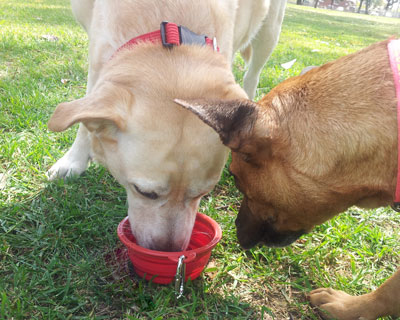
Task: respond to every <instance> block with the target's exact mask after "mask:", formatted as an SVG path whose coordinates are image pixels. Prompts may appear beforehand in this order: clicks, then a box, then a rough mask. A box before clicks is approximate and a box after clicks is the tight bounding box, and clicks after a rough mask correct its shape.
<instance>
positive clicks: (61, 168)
mask: <svg viewBox="0 0 400 320" xmlns="http://www.w3.org/2000/svg"><path fill="white" fill-rule="evenodd" d="M89 159H90V137H89V133H88V130H87V129H86V127H85V126H84V125H83V124H80V125H79V129H78V133H77V135H76V138H75V141H74V143H73V144H72V146H71V148H70V149H69V150H68V151H67V153H66V154H65V155H64V156H63V157H62V158H61V159H59V160H58V161H57V162H56V163H55V164H54V165H53V166H52V167H51V168H50V170H49V171H47V176H48V178H49V180H54V179H57V178H68V177H71V176H77V175H80V174H81V173H82V172H83V171H85V170H86V168H87V166H88V162H89Z"/></svg>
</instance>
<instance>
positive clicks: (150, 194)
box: [133, 184, 158, 200]
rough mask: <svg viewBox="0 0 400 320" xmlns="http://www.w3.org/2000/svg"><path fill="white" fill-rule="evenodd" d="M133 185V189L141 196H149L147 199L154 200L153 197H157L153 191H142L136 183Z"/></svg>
mask: <svg viewBox="0 0 400 320" xmlns="http://www.w3.org/2000/svg"><path fill="white" fill-rule="evenodd" d="M133 186H134V187H135V190H136V191H137V192H138V193H140V194H141V195H142V196H143V197H146V198H149V199H151V200H155V199H157V198H158V194H157V193H155V192H145V191H142V190H140V189H139V187H138V186H137V185H136V184H134V185H133Z"/></svg>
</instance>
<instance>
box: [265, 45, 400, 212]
mask: <svg viewBox="0 0 400 320" xmlns="http://www.w3.org/2000/svg"><path fill="white" fill-rule="evenodd" d="M387 42H388V41H383V42H380V43H377V44H374V45H372V46H370V47H368V48H366V49H363V50H361V51H359V52H357V53H354V54H351V55H349V56H346V57H343V58H340V59H338V60H336V61H333V62H329V63H327V64H325V65H323V66H321V67H318V68H315V69H313V70H310V71H309V72H307V73H306V74H304V75H302V76H298V77H294V78H291V79H288V80H286V81H284V82H283V83H281V84H280V85H279V86H277V87H276V88H274V89H273V90H272V91H271V92H270V93H269V94H268V95H266V96H265V97H264V98H263V99H262V100H261V101H260V102H259V104H260V106H261V107H262V114H263V117H264V119H263V123H268V128H270V131H271V132H270V133H269V134H270V135H271V137H272V141H273V142H272V143H274V142H275V145H277V146H278V147H274V150H275V151H276V153H280V154H277V156H281V157H283V158H285V159H286V161H287V162H288V163H290V164H291V165H292V166H293V167H294V168H295V169H296V170H297V171H299V172H301V173H303V174H304V175H306V176H308V177H309V178H310V179H312V180H313V181H319V182H320V183H324V184H328V185H329V187H330V188H331V189H332V190H336V191H338V192H343V193H349V192H350V193H354V195H355V196H354V199H355V200H356V199H358V200H360V201H361V200H362V202H363V203H368V206H371V205H373V203H374V202H375V200H378V199H379V201H377V202H379V204H378V205H382V204H384V203H382V201H387V202H388V203H387V204H389V203H390V202H391V200H392V197H393V194H394V188H395V184H396V176H397V148H398V147H397V121H396V104H397V102H396V101H397V100H396V96H395V91H394V85H393V75H392V73H391V69H390V66H389V60H388V54H387ZM262 127H264V128H265V126H264V125H261V126H260V128H262ZM311 164H312V165H311ZM345 186H346V187H345ZM349 189H350V190H349ZM371 197H373V199H374V200H372V201H369V200H368V199H370V198H371Z"/></svg>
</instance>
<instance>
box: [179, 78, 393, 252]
mask: <svg viewBox="0 0 400 320" xmlns="http://www.w3.org/2000/svg"><path fill="white" fill-rule="evenodd" d="M289 85H290V87H293V86H295V84H293V83H292V84H291V83H289ZM298 91H299V97H293V94H287V93H286V85H283V86H278V87H277V88H275V89H274V90H273V91H271V93H269V94H268V95H267V96H265V97H264V98H263V99H262V100H261V101H260V103H258V104H256V103H254V102H251V101H248V100H235V101H213V100H197V101H182V100H177V101H176V102H177V103H179V104H181V105H182V106H184V107H185V108H187V109H189V110H191V111H192V112H194V113H195V114H196V115H198V116H199V117H200V118H201V119H202V120H203V121H204V122H205V123H207V124H209V125H210V126H211V127H213V128H214V130H216V132H218V134H219V135H220V138H221V140H222V142H223V143H224V144H225V145H227V146H228V147H229V148H230V149H231V151H232V162H231V165H230V168H229V169H230V172H231V174H232V175H233V176H234V178H235V184H236V186H237V188H238V189H239V191H241V192H242V193H243V194H244V199H243V201H242V204H241V207H240V210H239V213H238V216H237V219H236V226H237V235H238V239H239V242H240V244H241V245H242V246H243V247H244V248H250V247H252V246H254V245H256V244H257V243H259V242H261V243H264V244H267V245H269V246H285V245H288V244H290V243H292V242H293V241H295V240H296V239H297V238H298V237H300V236H301V235H302V234H304V233H307V232H309V231H311V229H312V228H313V227H314V226H316V225H318V224H321V223H323V222H324V221H326V220H328V219H330V218H331V217H333V216H334V215H335V214H337V213H340V212H343V211H344V210H345V209H347V208H348V207H349V206H351V205H353V204H357V205H362V206H368V205H371V206H376V205H382V204H384V203H385V201H387V200H388V199H387V198H386V199H384V197H382V194H380V192H379V190H377V189H376V185H379V184H381V182H379V181H380V180H379V179H380V178H379V175H373V174H371V172H372V170H373V169H372V168H373V165H374V164H373V161H372V160H370V159H374V158H375V159H376V158H377V155H376V153H377V152H376V150H377V149H378V147H379V140H378V139H377V138H375V137H374V135H378V134H379V131H378V130H379V129H374V128H373V126H372V124H371V125H370V126H369V127H368V129H365V127H364V128H363V127H362V126H361V124H360V126H359V127H354V123H350V124H349V126H348V127H347V125H346V120H342V118H343V115H340V112H339V111H338V112H336V113H335V111H331V109H329V108H331V107H332V106H331V105H327V108H326V110H328V111H327V112H329V113H330V115H329V116H328V117H323V120H319V121H317V118H316V117H317V116H319V115H320V114H319V113H321V112H324V111H323V109H322V108H319V109H318V112H319V113H318V112H317V111H312V110H306V109H305V108H304V107H303V105H302V104H304V103H307V102H304V101H303V100H304V97H302V96H301V95H304V89H300V90H298ZM358 118H360V117H359V116H358ZM323 121H329V124H328V123H324V122H323ZM366 123H367V124H368V123H369V122H366ZM347 128H349V129H348V131H346V130H347ZM356 131H357V132H356ZM365 131H367V132H368V136H367V135H366V134H365V133H364V132H365ZM374 131H375V132H374ZM369 135H370V136H369ZM352 139H353V140H352ZM357 139H358V140H357ZM392 140H393V139H392ZM366 143H369V146H368V148H367V147H365V144H366ZM394 143H395V142H394ZM394 143H393V141H390V142H388V144H389V145H390V147H388V150H386V152H382V153H378V154H379V156H378V157H381V158H382V159H381V160H382V162H383V163H385V162H384V161H386V163H389V161H392V160H393V159H392V158H393V157H392V156H390V155H391V153H390V148H391V147H393V144H394ZM363 144H364V145H363ZM384 157H386V158H384ZM388 157H390V158H388ZM366 159H368V160H369V161H368V162H366ZM394 161H395V159H394ZM360 164H362V165H360ZM375 166H376V164H375ZM389 173H390V174H392V173H391V172H389ZM381 175H382V174H381ZM393 176H395V175H393ZM389 177H390V176H389ZM389 196H390V195H389Z"/></svg>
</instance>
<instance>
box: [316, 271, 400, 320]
mask: <svg viewBox="0 0 400 320" xmlns="http://www.w3.org/2000/svg"><path fill="white" fill-rule="evenodd" d="M399 293H400V269H399V270H397V272H396V273H395V274H394V275H393V276H392V277H391V278H389V279H388V280H387V281H386V282H385V283H384V284H382V285H381V286H380V287H379V288H378V289H376V290H375V291H373V292H371V293H368V294H364V295H362V296H351V295H349V294H347V293H345V292H343V291H339V290H333V289H330V288H328V289H326V288H322V289H317V290H314V291H311V293H310V300H311V303H312V304H313V305H314V306H317V307H319V308H321V309H322V310H324V311H326V312H327V315H328V316H329V318H331V317H332V318H334V319H340V320H353V319H354V320H356V319H357V320H358V319H363V320H369V319H371V320H374V319H376V318H378V317H381V316H388V315H393V316H400V294H399Z"/></svg>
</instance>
